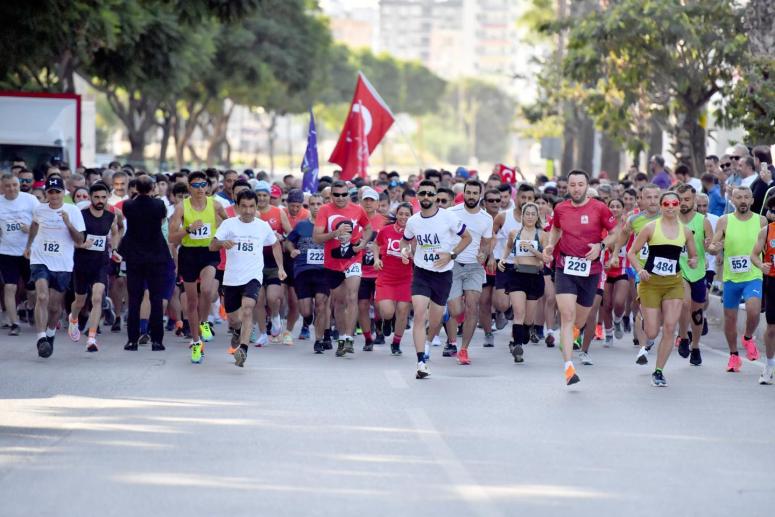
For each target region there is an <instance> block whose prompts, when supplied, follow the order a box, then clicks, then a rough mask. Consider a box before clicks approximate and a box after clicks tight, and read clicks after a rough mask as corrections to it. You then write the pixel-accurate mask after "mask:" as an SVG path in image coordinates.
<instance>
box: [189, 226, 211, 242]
mask: <svg viewBox="0 0 775 517" xmlns="http://www.w3.org/2000/svg"><path fill="white" fill-rule="evenodd" d="M211 230H212V229H211V227H210V223H205V224H203V225H202V226H200V227H199V228H197V229H196V230H191V233H189V234H188V238H189V239H193V240H195V241H201V240H204V239H209V238H210V237H212V231H211Z"/></svg>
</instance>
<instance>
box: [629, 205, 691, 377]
mask: <svg viewBox="0 0 775 517" xmlns="http://www.w3.org/2000/svg"><path fill="white" fill-rule="evenodd" d="M659 204H660V206H661V208H662V216H661V217H660V218H659V219H657V220H656V221H652V222H650V223H649V224H647V225H646V226H645V227H644V228H643V229H642V230H641V231H640V233H639V234H638V236H637V237H636V238H635V242H634V243H633V245H632V247H631V248H630V251H629V252H628V253H627V256H628V258H629V259H630V261H631V263H632V265H633V267H634V268H635V270H636V271H637V273H638V275H639V276H640V285H639V286H638V296H639V298H640V304H641V312H642V313H643V321H644V327H645V331H646V337H647V338H648V339H656V337H657V335H658V334H659V331H660V322H661V323H662V339H661V340H660V342H659V349H658V352H657V365H656V369H655V370H654V373H653V374H652V375H651V383H652V384H653V385H654V386H657V387H662V386H667V381H666V380H665V376H664V374H663V369H664V368H665V364H667V359H668V357H670V352H672V350H673V340H674V339H675V332H676V327H677V325H678V319H679V318H680V316H681V306H682V305H683V297H684V286H683V277H682V276H681V270H680V266H679V264H678V261H679V258H680V256H681V251H682V250H683V247H684V245H685V246H686V249H687V251H688V254H689V259H688V261H687V264H688V265H689V267H692V268H693V267H696V266H697V248H696V247H695V245H694V239H693V237H692V233H691V230H689V229H688V228H687V227H686V226H684V225H683V224H681V222H680V221H679V220H678V206H679V204H680V200H679V198H678V194H677V193H675V192H665V193H664V194H662V196H661V197H660V201H659ZM644 244H648V245H649V247H648V249H649V255H648V258H647V259H646V263H645V265H641V264H640V263H639V262H638V260H637V252H638V250H640V249H641V248H642V247H643V245H644ZM647 354H648V352H647V350H646V347H645V346H644V347H641V349H640V352H638V358H637V359H636V362H637V363H638V364H646V363H648V359H647Z"/></svg>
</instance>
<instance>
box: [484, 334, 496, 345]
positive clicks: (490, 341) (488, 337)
mask: <svg viewBox="0 0 775 517" xmlns="http://www.w3.org/2000/svg"><path fill="white" fill-rule="evenodd" d="M494 346H495V336H494V335H493V334H492V332H485V333H484V347H485V348H492V347H494Z"/></svg>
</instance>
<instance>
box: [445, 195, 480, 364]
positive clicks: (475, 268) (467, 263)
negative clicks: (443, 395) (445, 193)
mask: <svg viewBox="0 0 775 517" xmlns="http://www.w3.org/2000/svg"><path fill="white" fill-rule="evenodd" d="M481 198H482V184H481V183H479V182H478V181H477V180H468V181H466V183H465V187H464V190H463V204H460V205H455V206H453V207H452V208H449V209H447V211H448V212H449V213H450V214H454V215H455V216H456V217H457V218H458V219H460V221H461V222H462V223H463V224H464V225H465V227H466V229H467V230H468V232H469V233H470V234H471V244H470V245H469V246H467V247H466V248H465V249H464V250H463V251H462V252H461V253H460V255H459V256H458V257H457V258H456V259H455V263H454V266H453V268H452V288H451V289H450V292H449V304H448V308H449V315H450V319H449V321H448V322H447V336H448V337H449V343H448V345H447V347H446V348H445V351H447V352H448V353H447V354H445V355H452V350H447V349H451V348H452V347H453V346H454V345H453V343H454V338H453V337H452V336H455V335H456V334H457V318H458V317H459V316H460V315H461V314H463V312H465V320H464V321H463V343H462V346H461V348H460V351H459V352H457V361H458V363H460V364H463V365H465V364H471V361H470V359H469V358H468V345H469V344H470V343H471V338H473V336H474V331H475V330H476V323H477V321H478V320H479V297H480V295H481V294H482V285H483V284H484V283H485V282H486V280H487V277H486V276H485V273H484V266H483V265H482V264H483V263H484V261H485V259H486V258H487V256H488V255H489V254H490V245H491V242H492V216H491V215H490V214H488V213H487V212H485V211H484V210H482V209H481V208H480V207H479V201H480V200H481ZM464 299H465V303H464ZM433 330H435V329H433V328H432V329H431V331H433ZM491 340H492V335H490V336H489V341H488V338H485V346H488V345H491V344H492V341H491Z"/></svg>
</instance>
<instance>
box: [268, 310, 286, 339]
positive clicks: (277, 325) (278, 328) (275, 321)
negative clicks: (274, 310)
mask: <svg viewBox="0 0 775 517" xmlns="http://www.w3.org/2000/svg"><path fill="white" fill-rule="evenodd" d="M282 330H283V322H282V321H281V320H280V315H279V314H278V315H277V316H275V317H274V318H272V330H271V331H270V333H271V334H272V337H277V336H279V335H280V332H282Z"/></svg>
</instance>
